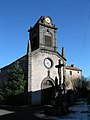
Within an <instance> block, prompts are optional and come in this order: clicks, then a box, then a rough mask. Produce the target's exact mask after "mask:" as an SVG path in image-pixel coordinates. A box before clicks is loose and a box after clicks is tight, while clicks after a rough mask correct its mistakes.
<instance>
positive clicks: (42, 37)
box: [0, 16, 66, 104]
mask: <svg viewBox="0 0 90 120" xmlns="http://www.w3.org/2000/svg"><path fill="white" fill-rule="evenodd" d="M56 31H57V28H56V26H55V25H54V23H53V21H52V19H51V18H50V17H49V16H41V17H40V18H39V20H38V21H37V22H36V24H35V25H34V26H33V27H32V28H30V29H29V30H28V32H29V40H28V47H27V53H26V55H25V56H23V57H22V58H20V59H18V60H16V61H20V65H21V67H22V69H23V71H24V74H25V79H26V81H27V91H26V92H27V95H28V102H29V103H30V104H39V103H49V102H50V100H51V97H52V92H53V90H52V87H53V86H54V85H55V77H57V78H58V69H57V68H56V67H55V66H56V65H57V64H58V61H59V60H60V62H61V64H63V65H64V66H63V67H62V68H61V83H63V82H64V81H63V77H64V78H65V75H66V69H65V67H66V58H65V57H64V48H62V53H61V54H60V53H59V52H58V51H57V46H56ZM16 61H15V62H16ZM15 62H13V63H11V64H10V65H8V66H6V67H4V68H1V70H0V85H1V86H0V87H2V85H3V81H4V80H6V79H7V78H6V74H7V70H8V69H9V68H10V67H11V66H12V65H13V64H15ZM46 89H47V90H46Z"/></svg>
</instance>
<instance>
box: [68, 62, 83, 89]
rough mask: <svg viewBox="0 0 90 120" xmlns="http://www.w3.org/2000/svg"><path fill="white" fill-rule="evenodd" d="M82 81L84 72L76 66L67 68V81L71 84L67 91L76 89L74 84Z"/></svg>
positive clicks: (72, 65)
mask: <svg viewBox="0 0 90 120" xmlns="http://www.w3.org/2000/svg"><path fill="white" fill-rule="evenodd" d="M81 79H82V70H81V69H79V68H76V67H75V66H74V64H71V66H66V81H67V82H68V83H69V85H68V86H67V89H74V88H73V87H74V86H73V82H75V81H77V80H81Z"/></svg>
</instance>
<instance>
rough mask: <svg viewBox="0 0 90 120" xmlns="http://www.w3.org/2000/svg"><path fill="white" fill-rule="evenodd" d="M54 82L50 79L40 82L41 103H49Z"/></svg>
mask: <svg viewBox="0 0 90 120" xmlns="http://www.w3.org/2000/svg"><path fill="white" fill-rule="evenodd" d="M53 87H54V84H53V82H52V81H51V80H44V81H43V82H42V104H51V100H52V94H53Z"/></svg>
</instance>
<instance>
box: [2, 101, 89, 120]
mask: <svg viewBox="0 0 90 120" xmlns="http://www.w3.org/2000/svg"><path fill="white" fill-rule="evenodd" d="M21 119H22V120H90V105H87V102H86V101H85V100H84V101H77V102H76V103H75V104H74V105H73V106H71V107H69V114H67V115H65V116H57V117H55V116H53V117H52V116H47V115H44V111H43V108H42V107H40V106H33V107H31V106H21V107H11V106H0V120H21Z"/></svg>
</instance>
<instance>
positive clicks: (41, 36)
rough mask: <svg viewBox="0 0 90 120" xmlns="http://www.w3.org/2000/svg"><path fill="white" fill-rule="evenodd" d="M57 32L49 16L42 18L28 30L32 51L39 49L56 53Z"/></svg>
mask: <svg viewBox="0 0 90 120" xmlns="http://www.w3.org/2000/svg"><path fill="white" fill-rule="evenodd" d="M56 30H57V28H56V27H55V25H54V24H53V22H52V19H51V18H50V17H49V16H41V17H40V18H39V20H38V21H37V23H36V24H35V25H34V26H33V27H32V28H30V29H29V30H28V32H29V39H30V42H31V51H34V50H37V49H45V50H50V51H56Z"/></svg>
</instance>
